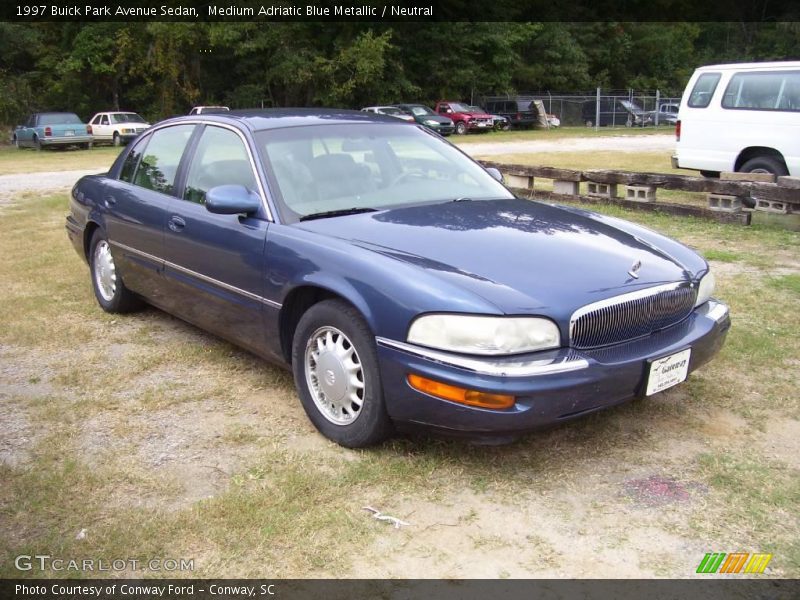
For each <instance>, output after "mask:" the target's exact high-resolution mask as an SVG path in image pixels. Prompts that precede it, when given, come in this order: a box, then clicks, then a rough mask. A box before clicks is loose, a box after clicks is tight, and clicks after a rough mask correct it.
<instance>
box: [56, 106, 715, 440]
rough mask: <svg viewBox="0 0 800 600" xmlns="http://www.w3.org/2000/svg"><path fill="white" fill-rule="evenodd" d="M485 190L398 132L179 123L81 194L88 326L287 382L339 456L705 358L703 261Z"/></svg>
mask: <svg viewBox="0 0 800 600" xmlns="http://www.w3.org/2000/svg"><path fill="white" fill-rule="evenodd" d="M501 180H502V177H501V176H500V174H499V173H498V172H496V171H494V170H492V169H484V168H483V167H482V166H481V165H479V164H478V163H476V162H474V161H473V160H471V159H470V158H469V157H468V156H466V155H465V154H464V153H462V152H461V151H460V150H458V149H457V148H455V147H454V146H452V145H450V144H449V143H448V142H447V141H445V140H444V139H443V138H441V137H440V136H438V135H437V134H435V133H433V132H431V131H429V130H427V129H425V128H423V127H421V126H418V125H413V124H407V123H402V122H399V121H398V120H397V119H394V118H393V117H386V116H381V115H376V114H371V113H364V112H355V111H333V110H331V111H328V110H303V109H293V110H274V111H254V112H231V113H227V114H224V115H194V116H190V117H180V118H176V119H171V120H168V121H164V122H161V123H159V124H157V125H155V126H154V127H152V128H151V129H149V130H148V131H147V132H146V133H145V134H143V135H142V136H141V137H140V138H139V139H137V140H136V141H135V142H134V143H133V144H131V145H130V146H129V147H128V148H126V149H125V150H124V151H123V153H122V154H120V156H119V158H118V159H117V160H116V162H115V163H114V165H113V166H112V167H111V169H110V171H109V172H108V173H106V174H103V175H91V176H87V177H84V178H82V179H81V180H80V181H78V183H77V184H76V185H75V187H74V189H73V190H72V198H71V202H70V208H71V212H70V215H69V216H68V217H67V232H68V234H69V238H70V240H71V241H72V244H73V245H74V247H75V249H76V250H77V252H78V254H79V255H80V256H81V257H82V258H83V259H85V260H86V262H87V263H88V264H89V270H90V273H91V281H92V286H93V289H94V294H95V296H96V298H97V301H98V303H99V304H100V306H101V307H102V309H103V310H106V311H108V312H126V311H131V310H134V309H136V308H137V307H139V306H140V305H141V304H142V302H147V303H149V304H152V305H154V306H157V307H159V308H161V309H163V310H165V311H167V312H169V313H171V314H173V315H176V316H178V317H180V318H181V319H185V320H186V321H189V322H190V323H193V324H195V325H197V326H199V327H202V328H204V329H206V330H208V331H211V332H213V333H214V334H216V335H219V336H221V337H223V338H225V339H228V340H230V341H232V342H233V343H235V344H238V345H239V346H242V347H243V348H246V349H247V350H249V351H251V352H253V353H255V354H257V355H259V356H262V357H264V358H265V359H267V360H269V361H273V362H276V363H279V364H281V365H284V366H286V367H287V368H290V369H291V370H292V371H293V374H294V379H295V382H296V385H297V391H298V395H299V398H300V401H301V403H302V405H303V408H304V409H305V411H306V413H307V414H308V416H309V418H310V419H311V421H312V422H313V423H314V425H315V426H316V427H317V428H318V429H319V431H320V432H321V433H322V434H323V435H325V436H327V437H328V438H330V439H332V440H334V441H336V442H338V443H339V444H342V445H344V446H348V447H362V446H368V445H371V444H375V443H378V442H380V441H381V440H384V439H386V438H387V437H389V436H390V435H392V433H393V432H394V431H395V430H396V429H398V428H406V427H409V426H416V427H425V428H429V429H433V430H437V431H440V432H444V433H448V434H454V435H459V434H461V435H468V436H483V437H487V438H490V439H493V440H504V439H511V438H514V437H516V436H518V435H519V434H521V433H524V432H526V431H531V430H533V429H536V428H539V427H542V426H546V425H553V424H557V423H560V422H562V421H566V420H568V419H572V418H574V417H578V416H581V415H585V414H588V413H591V412H594V411H597V410H599V409H602V408H606V407H609V406H612V405H615V404H619V403H621V402H625V401H627V400H631V399H633V398H637V397H644V396H649V395H652V394H656V393H659V392H661V391H663V390H665V389H667V388H669V387H671V386H673V385H677V384H679V383H681V382H682V381H684V380H685V379H686V377H687V376H688V374H689V373H691V372H692V371H693V370H695V369H697V368H698V367H700V366H701V365H702V364H703V363H705V362H706V361H708V360H709V359H711V358H712V357H713V356H714V355H715V354H716V353H717V352H718V351H719V349H720V347H721V346H722V344H723V342H724V339H725V336H726V334H727V331H728V329H729V327H730V319H729V315H728V308H727V307H726V306H725V305H724V304H723V303H721V302H719V301H717V300H715V299H714V298H712V293H713V290H714V278H713V275H712V274H711V273H710V271H709V267H708V264H707V263H706V262H705V260H703V258H701V257H700V256H699V255H697V254H696V253H695V252H693V251H692V250H690V249H689V248H687V247H685V246H683V245H681V244H679V243H678V242H675V241H673V240H671V239H669V238H666V237H664V236H661V235H659V234H657V233H654V232H653V231H650V230H648V229H645V228H643V227H640V226H638V225H634V224H632V223H628V222H626V221H623V220H620V219H615V218H612V217H606V216H602V215H598V214H595V213H592V212H588V211H585V210H582V209H578V208H567V207H562V206H553V205H550V204H544V203H540V202H535V201H530V200H524V199H520V198H516V197H514V195H513V194H512V193H511V192H510V191H509V190H508V189H507V188H506V187H504V185H503V184H502V182H501Z"/></svg>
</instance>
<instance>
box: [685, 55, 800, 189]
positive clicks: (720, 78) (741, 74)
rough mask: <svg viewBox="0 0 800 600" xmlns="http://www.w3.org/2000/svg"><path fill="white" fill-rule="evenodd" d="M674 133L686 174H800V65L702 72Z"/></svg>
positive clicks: (729, 67) (694, 81)
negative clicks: (687, 170) (692, 170)
mask: <svg viewBox="0 0 800 600" xmlns="http://www.w3.org/2000/svg"><path fill="white" fill-rule="evenodd" d="M675 134H676V137H677V146H676V153H675V156H673V157H672V162H673V166H675V167H678V168H681V169H695V170H699V171H700V172H701V173H703V174H704V175H707V176H717V175H719V173H720V172H722V171H738V172H742V173H772V174H775V175H793V176H798V175H800V61H791V62H789V61H787V62H764V63H741V64H729V65H711V66H707V67H700V68H699V69H697V70H696V71H695V72H694V75H692V78H691V79H690V80H689V84H688V85H687V86H686V91H685V92H684V95H683V99H682V100H681V106H680V111H679V113H678V123H677V124H676V127H675Z"/></svg>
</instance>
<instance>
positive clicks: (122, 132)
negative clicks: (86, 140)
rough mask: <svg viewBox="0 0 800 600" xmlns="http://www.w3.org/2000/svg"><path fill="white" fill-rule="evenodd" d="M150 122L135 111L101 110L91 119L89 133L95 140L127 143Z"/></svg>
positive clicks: (116, 144)
mask: <svg viewBox="0 0 800 600" xmlns="http://www.w3.org/2000/svg"><path fill="white" fill-rule="evenodd" d="M148 127H150V123H148V122H147V121H145V120H144V119H143V118H142V117H141V116H139V115H138V114H136V113H135V112H101V113H97V114H96V115H95V116H93V117H92V118H91V119H89V133H91V134H92V138H93V139H94V142H110V143H112V144H113V145H115V146H119V145H120V144H127V143H128V142H129V141H131V140H132V139H133V138H135V137H136V136H137V135H139V134H140V133H142V132H143V131H144V130H145V129H147V128H148Z"/></svg>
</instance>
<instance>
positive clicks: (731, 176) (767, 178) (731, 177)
mask: <svg viewBox="0 0 800 600" xmlns="http://www.w3.org/2000/svg"><path fill="white" fill-rule="evenodd" d="M719 178H720V179H722V180H723V181H758V182H760V183H775V175H773V174H772V173H730V172H728V171H724V172H722V173H720V174H719Z"/></svg>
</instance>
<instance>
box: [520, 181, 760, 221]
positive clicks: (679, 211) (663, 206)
mask: <svg viewBox="0 0 800 600" xmlns="http://www.w3.org/2000/svg"><path fill="white" fill-rule="evenodd" d="M511 189H512V191H514V192H515V193H517V194H519V196H520V197H521V198H527V199H529V200H539V201H544V202H556V203H559V202H566V203H575V202H579V203H582V204H606V205H614V206H622V207H624V208H630V209H633V210H641V211H646V212H660V213H665V214H669V215H676V216H683V217H699V218H702V219H710V220H713V221H719V222H720V223H734V224H738V225H749V224H750V213H749V212H738V213H726V212H716V211H712V210H709V209H707V208H704V207H702V206H690V205H688V204H667V203H658V202H636V201H635V200H625V199H624V198H596V197H593V196H568V195H562V194H553V193H551V194H547V192H535V193H533V192H532V191H531V190H524V189H515V188H511Z"/></svg>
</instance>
